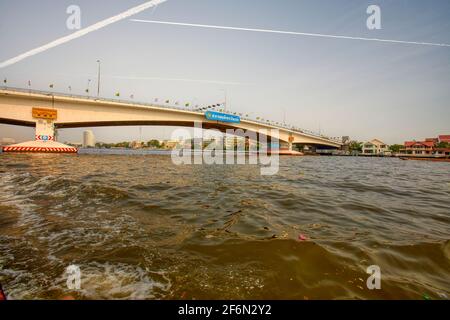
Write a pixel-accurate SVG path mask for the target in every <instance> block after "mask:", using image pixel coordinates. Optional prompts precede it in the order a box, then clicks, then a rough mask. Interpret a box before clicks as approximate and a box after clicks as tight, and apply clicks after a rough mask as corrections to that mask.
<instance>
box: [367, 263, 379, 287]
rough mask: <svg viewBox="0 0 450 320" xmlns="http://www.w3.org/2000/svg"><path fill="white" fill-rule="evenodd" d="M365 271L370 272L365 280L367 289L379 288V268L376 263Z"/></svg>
mask: <svg viewBox="0 0 450 320" xmlns="http://www.w3.org/2000/svg"><path fill="white" fill-rule="evenodd" d="M366 272H367V273H368V274H370V276H369V278H367V281H366V285H367V289H369V290H375V289H376V290H381V268H380V267H379V266H377V265H373V266H370V267H368V268H367V270H366Z"/></svg>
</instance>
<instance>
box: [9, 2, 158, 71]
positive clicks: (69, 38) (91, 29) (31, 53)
mask: <svg viewBox="0 0 450 320" xmlns="http://www.w3.org/2000/svg"><path fill="white" fill-rule="evenodd" d="M166 1H167V0H152V1H147V2H145V3H143V4H141V5H139V6H136V7H134V8H131V9H128V10H127V11H124V12H122V13H119V14H118V15H115V16H113V17H111V18H108V19H105V20H102V21H99V22H97V23H95V24H93V25H91V26H89V27H86V28H83V29H81V30H78V31H76V32H74V33H72V34H70V35H68V36H65V37H62V38H59V39H56V40H54V41H52V42H50V43H47V44H45V45H43V46H41V47H38V48H35V49H32V50H30V51H27V52H25V53H22V54H20V55H18V56H16V57H14V58H11V59H8V60H6V61H3V62H1V63H0V68H4V67H7V66H10V65H12V64H14V63H17V62H19V61H21V60H23V59H26V58H28V57H31V56H34V55H35V54H38V53H41V52H44V51H47V50H49V49H51V48H54V47H57V46H59V45H62V44H64V43H66V42H69V41H72V40H75V39H77V38H80V37H82V36H85V35H87V34H88V33H91V32H94V31H97V30H99V29H102V28H104V27H106V26H108V25H110V24H113V23H115V22H118V21H120V20H123V19H126V18H129V17H131V16H133V15H135V14H138V13H140V12H142V11H144V10H147V9H149V8H151V7H155V6H157V5H159V4H161V3H163V2H166Z"/></svg>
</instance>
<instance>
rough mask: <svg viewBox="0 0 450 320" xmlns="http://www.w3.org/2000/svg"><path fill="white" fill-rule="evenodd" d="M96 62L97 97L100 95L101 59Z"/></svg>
mask: <svg viewBox="0 0 450 320" xmlns="http://www.w3.org/2000/svg"><path fill="white" fill-rule="evenodd" d="M97 63H98V77H97V98H98V97H100V65H101V61H100V60H97Z"/></svg>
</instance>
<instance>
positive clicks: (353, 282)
mask: <svg viewBox="0 0 450 320" xmlns="http://www.w3.org/2000/svg"><path fill="white" fill-rule="evenodd" d="M69 265H76V266H78V267H79V268H80V271H81V288H80V290H70V289H68V287H67V283H66V281H67V274H66V268H67V267H68V266H69ZM372 265H376V266H379V268H380V271H381V289H379V290H377V289H375V290H369V289H368V288H367V286H366V280H367V278H368V277H369V274H367V273H366V270H367V268H368V267H369V266H372ZM0 282H1V283H2V285H3V288H4V290H5V292H6V294H7V295H8V297H9V298H10V299H62V298H64V297H67V296H70V297H73V298H76V299H403V298H404V299H448V297H450V163H432V162H426V161H402V160H399V159H392V158H360V157H282V158H281V159H280V170H279V173H278V174H277V175H274V176H262V175H261V174H260V170H259V167H258V166H256V165H220V166H219V165H192V166H190V165H181V166H176V165H174V164H173V163H172V161H171V158H170V156H167V155H145V156H139V155H128V156H127V155H52V154H0Z"/></svg>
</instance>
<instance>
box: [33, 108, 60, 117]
mask: <svg viewBox="0 0 450 320" xmlns="http://www.w3.org/2000/svg"><path fill="white" fill-rule="evenodd" d="M57 117H58V112H57V111H56V110H53V109H42V108H33V118H37V119H48V120H56V118H57Z"/></svg>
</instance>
